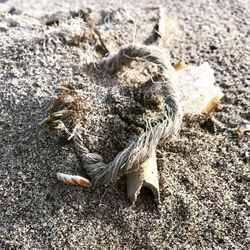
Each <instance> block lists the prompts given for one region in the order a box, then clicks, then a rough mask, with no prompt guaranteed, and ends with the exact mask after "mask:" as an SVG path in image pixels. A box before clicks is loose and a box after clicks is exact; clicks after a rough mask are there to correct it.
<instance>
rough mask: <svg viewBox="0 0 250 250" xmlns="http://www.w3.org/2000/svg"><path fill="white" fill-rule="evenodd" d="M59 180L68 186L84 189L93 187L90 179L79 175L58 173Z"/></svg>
mask: <svg viewBox="0 0 250 250" xmlns="http://www.w3.org/2000/svg"><path fill="white" fill-rule="evenodd" d="M57 179H58V180H60V181H63V182H64V183H66V184H72V185H76V186H82V187H91V186H92V183H91V182H90V181H89V180H88V179H86V178H84V177H82V176H79V175H69V174H62V173H57Z"/></svg>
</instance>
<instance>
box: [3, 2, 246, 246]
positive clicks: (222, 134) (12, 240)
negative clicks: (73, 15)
mask: <svg viewBox="0 0 250 250" xmlns="http://www.w3.org/2000/svg"><path fill="white" fill-rule="evenodd" d="M0 2H1V3H2V2H5V3H4V4H9V7H11V6H12V7H15V9H13V8H12V10H11V11H10V12H11V14H4V15H3V14H1V15H0V48H1V49H0V101H1V102H0V142H1V143H0V174H1V181H0V248H1V249H247V248H248V247H249V244H250V242H249V221H250V218H249V206H250V200H249V185H250V184H249V180H250V170H249V163H250V160H249V146H250V145H249V133H248V134H247V133H245V134H244V135H243V136H242V137H239V136H238V134H237V133H236V132H235V131H234V128H236V127H237V126H239V125H240V124H241V123H246V122H249V121H250V113H249V94H250V86H249V84H250V78H249V66H250V47H249V42H250V39H249V27H250V21H249V20H250V11H249V9H250V3H249V1H247V0H238V1H222V2H221V1H215V0H213V1H209V2H207V1H194V0H193V1H191V0H190V1H185V2H183V1H165V2H164V5H165V6H166V7H167V9H168V10H169V13H168V14H169V17H170V18H171V20H174V22H175V23H176V24H177V26H176V27H178V29H177V28H176V29H175V30H176V36H174V37H173V38H172V39H171V41H169V49H170V52H171V56H172V61H173V62H177V61H184V62H186V63H187V64H195V65H199V64H201V63H203V62H205V61H207V62H209V64H210V65H211V67H212V68H213V69H214V70H215V77H216V84H217V85H218V86H220V87H221V88H222V91H223V92H224V94H225V96H224V97H223V99H222V101H221V104H220V106H219V108H218V110H217V111H216V112H215V113H214V114H213V117H212V118H209V117H205V116H202V115H200V116H195V117H185V118H184V121H183V124H182V128H181V131H180V134H179V136H178V137H177V138H176V139H175V140H174V141H172V142H171V143H169V144H166V145H164V146H163V147H160V148H159V149H158V150H157V158H158V167H159V174H160V193H161V199H160V204H157V203H156V202H155V201H154V200H153V199H152V197H151V196H150V194H148V193H147V192H146V191H145V192H143V193H142V195H141V197H140V199H139V200H138V201H137V203H136V204H135V205H133V206H130V204H129V202H128V200H127V198H126V185H125V180H124V179H123V178H122V179H121V180H119V181H118V182H117V183H115V184H112V185H110V186H107V187H100V188H90V189H83V188H81V187H74V186H67V185H64V184H63V183H61V182H59V181H58V180H57V179H56V173H57V172H58V171H60V172H65V173H72V174H77V173H81V172H82V167H81V163H80V161H79V159H78V158H77V157H76V154H75V151H74V148H73V147H72V145H71V144H70V143H68V142H67V141H66V140H64V139H62V138H59V137H58V136H56V135H55V134H54V133H53V131H51V130H49V129H46V128H44V127H41V126H39V122H40V121H41V120H43V119H44V118H45V117H46V116H47V115H48V114H49V110H50V108H51V106H52V104H53V101H54V98H55V96H56V94H57V92H58V88H59V87H60V86H61V84H64V83H75V84H77V86H83V85H84V84H85V85H84V86H87V83H89V82H91V81H93V80H95V79H96V77H97V76H95V75H88V73H87V72H86V68H85V66H84V65H85V64H86V60H90V61H91V60H95V59H97V58H98V57H101V55H100V54H98V53H97V54H95V55H94V56H93V58H91V55H90V54H88V56H87V57H86V54H84V53H83V51H85V52H86V50H84V49H83V48H79V47H78V46H75V45H74V46H72V45H65V44H57V45H56V46H54V45H53V44H49V45H48V46H45V47H44V44H43V43H42V42H41V41H42V39H43V37H44V34H45V32H46V31H47V29H48V27H47V26H46V25H45V22H46V20H47V19H48V16H50V15H52V14H53V13H56V12H57V11H63V12H67V11H68V10H72V11H75V12H77V11H78V10H79V9H80V8H81V7H84V8H85V7H86V6H85V5H83V4H81V3H80V2H79V1H71V3H69V2H67V1H56V0H54V1H48V2H46V1H21V3H20V2H19V1H15V0H13V1H11V0H10V1H0ZM108 2H109V3H108ZM159 3H160V2H159V1H158V2H156V1H142V2H138V3H133V2H132V1H126V3H122V2H121V1H118V2H117V1H112V2H111V3H110V1H107V2H106V1H97V2H94V3H92V2H91V1H87V4H88V6H90V7H91V8H92V9H94V12H95V13H100V10H104V11H108V10H109V8H111V7H112V8H113V9H117V8H119V7H122V8H123V9H125V10H126V12H127V13H129V17H131V18H132V20H135V22H136V24H137V27H138V29H137V36H136V39H137V40H138V41H142V40H143V39H145V38H147V32H148V34H149V33H150V32H151V31H152V28H153V27H154V25H155V22H156V20H155V17H154V16H155V14H154V13H155V10H154V8H150V10H149V8H147V9H142V8H144V7H145V6H147V7H149V6H150V7H152V6H153V7H154V6H157V4H159ZM5 6H6V5H5ZM10 9H11V8H10ZM105 13H106V12H105ZM21 14H25V15H24V16H23V15H21ZM27 15H28V16H29V17H27ZM97 16H98V15H97ZM97 18H98V17H97ZM128 21H129V18H128ZM129 24H130V25H129V26H128V27H127V29H125V30H124V31H123V32H118V34H116V35H117V36H119V37H121V36H122V38H123V40H124V41H126V42H127V41H130V42H131V41H132V40H133V32H131V30H133V29H134V23H133V22H131V20H130V21H129ZM126 30H127V31H126ZM128 30H129V31H130V33H128ZM111 35H112V34H111ZM114 35H115V34H113V36H114ZM110 39H111V40H112V39H113V38H112V37H111V38H110ZM120 45H121V44H120V41H117V44H116V40H115V39H113V40H112V46H111V48H109V49H110V50H112V49H115V48H116V46H120ZM84 55H85V56H84ZM106 77H107V78H106ZM97 78H98V79H99V81H101V79H102V78H103V79H104V80H105V82H106V81H107V79H108V76H105V77H104V76H98V77H97ZM131 78H132V80H137V79H133V76H131ZM112 79H113V81H115V80H114V78H113V77H111V79H110V80H111V82H112ZM121 79H123V78H122V76H121ZM85 89H86V88H85ZM89 93H91V89H89ZM92 94H93V96H94V91H93V92H92ZM96 117H97V121H98V117H99V115H98V114H97V115H96ZM214 118H216V122H215V120H214ZM97 121H96V123H97V124H98V122H97ZM217 121H219V122H217ZM94 128H96V126H93V129H94ZM118 132H119V131H118ZM100 141H101V140H100ZM98 145H99V144H98V143H97V146H98ZM112 145H113V144H112ZM117 145H118V146H120V147H122V146H123V145H120V142H119V141H118V142H117ZM118 146H117V148H116V150H118V148H119V147H118ZM102 148H103V146H102V147H100V148H99V152H101V150H102ZM110 148H111V146H110ZM109 151H110V154H108V152H106V153H105V154H104V155H105V158H107V159H111V158H112V157H113V156H114V154H115V152H116V151H112V148H111V149H110V150H109Z"/></svg>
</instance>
